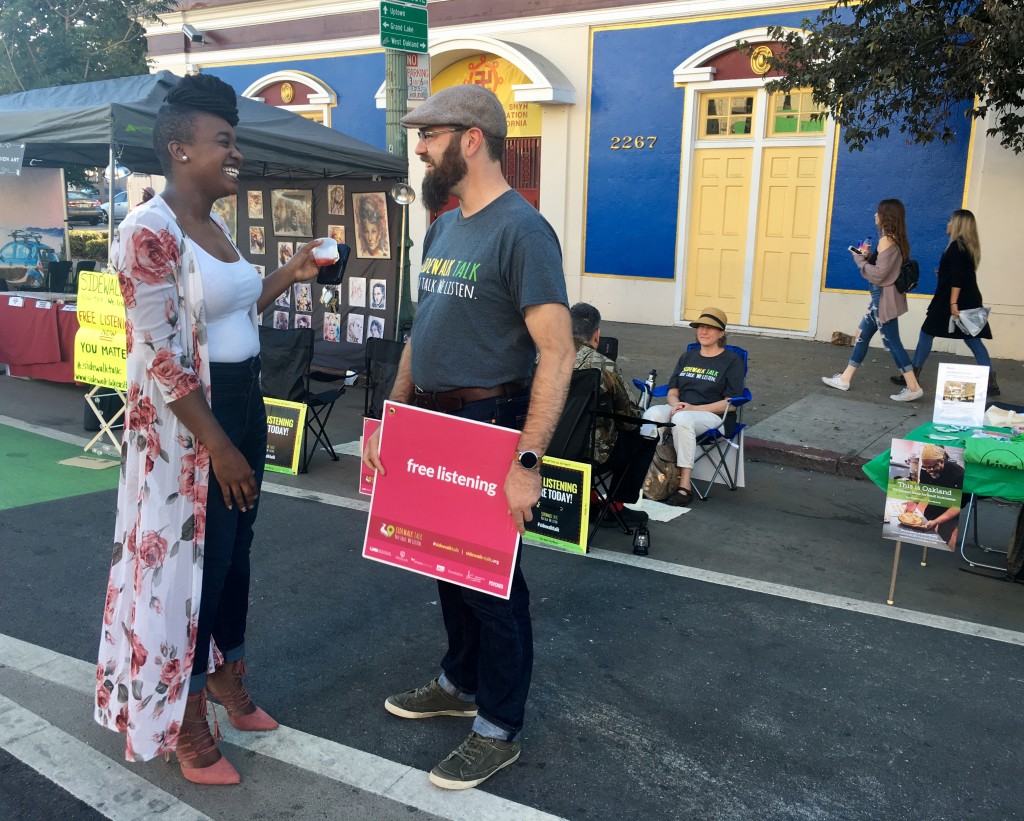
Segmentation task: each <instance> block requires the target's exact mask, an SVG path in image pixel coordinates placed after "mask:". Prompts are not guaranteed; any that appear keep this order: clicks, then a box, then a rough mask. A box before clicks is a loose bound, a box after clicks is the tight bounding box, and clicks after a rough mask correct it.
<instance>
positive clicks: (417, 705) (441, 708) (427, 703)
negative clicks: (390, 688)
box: [384, 678, 476, 718]
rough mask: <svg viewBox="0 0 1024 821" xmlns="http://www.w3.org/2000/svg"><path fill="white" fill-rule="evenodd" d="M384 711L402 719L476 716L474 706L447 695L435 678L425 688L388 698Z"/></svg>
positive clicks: (472, 703)
mask: <svg viewBox="0 0 1024 821" xmlns="http://www.w3.org/2000/svg"><path fill="white" fill-rule="evenodd" d="M384 709H385V710H387V711H388V712H389V713H393V714H394V715H396V716H401V717H402V718H433V717H434V716H468V717H470V718H472V717H473V716H475V715H476V704H475V703H474V702H472V701H463V700H462V699H460V698H456V697H455V696H452V695H448V693H446V692H445V690H444V688H443V687H442V686H441V685H440V684H438V683H437V679H436V678H435V679H434V680H433V681H432V682H430V684H428V685H426V686H425V687H419V688H417V689H415V690H407V691H406V692H404V693H398V694H397V695H394V696H388V698H387V700H386V701H385V702H384Z"/></svg>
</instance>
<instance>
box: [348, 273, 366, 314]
mask: <svg viewBox="0 0 1024 821" xmlns="http://www.w3.org/2000/svg"><path fill="white" fill-rule="evenodd" d="M348 305H349V307H350V308H365V307H366V280H365V279H361V278H359V277H352V279H350V280H349V281H348Z"/></svg>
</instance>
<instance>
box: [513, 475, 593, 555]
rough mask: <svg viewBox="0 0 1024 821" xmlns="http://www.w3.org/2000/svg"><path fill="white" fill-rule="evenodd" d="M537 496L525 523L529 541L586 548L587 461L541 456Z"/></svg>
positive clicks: (577, 549)
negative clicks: (529, 518)
mask: <svg viewBox="0 0 1024 821" xmlns="http://www.w3.org/2000/svg"><path fill="white" fill-rule="evenodd" d="M540 486H541V491H540V500H539V501H538V502H537V506H536V507H535V508H534V509H533V519H532V520H531V521H529V522H527V523H526V532H527V533H528V534H530V535H529V536H528V538H529V540H530V541H531V542H536V543H537V544H542V545H546V546H547V547H557V548H559V549H561V550H568V551H570V552H571V553H586V552H587V536H588V528H589V523H590V465H587V464H584V463H582V462H572V461H569V460H568V459H555V458H553V457H550V456H545V457H544V462H543V464H542V465H541V469H540Z"/></svg>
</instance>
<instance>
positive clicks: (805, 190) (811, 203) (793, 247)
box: [683, 146, 825, 331]
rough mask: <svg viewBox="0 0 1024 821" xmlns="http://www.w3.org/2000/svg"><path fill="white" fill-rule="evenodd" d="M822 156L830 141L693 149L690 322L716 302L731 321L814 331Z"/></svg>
mask: <svg viewBox="0 0 1024 821" xmlns="http://www.w3.org/2000/svg"><path fill="white" fill-rule="evenodd" d="M755 150H759V151H760V159H761V163H760V165H761V172H760V175H759V176H760V179H759V180H758V185H757V186H755V185H753V182H754V180H753V179H752V176H753V166H754V151H755ZM824 156H825V148H824V146H779V147H765V148H761V149H755V148H747V147H745V148H699V149H696V150H695V151H694V157H693V177H692V179H693V182H692V186H691V191H690V224H689V230H688V232H687V240H686V241H687V257H686V258H687V263H686V290H685V303H684V310H683V318H684V319H687V320H692V319H694V318H696V317H697V316H698V315H699V314H700V311H701V309H703V308H706V307H708V306H709V305H713V306H716V307H719V308H721V309H722V310H724V311H725V312H726V313H727V314H728V315H729V320H730V323H731V324H735V325H747V326H749V327H755V328H778V329H784V330H793V331H808V330H810V326H811V306H812V302H813V293H814V287H815V282H816V279H817V278H816V276H815V265H814V262H815V259H816V258H817V250H818V236H819V231H820V230H821V226H819V224H818V222H819V220H818V214H819V212H820V204H821V184H822V163H823V161H824ZM752 196H756V197H757V203H756V208H755V209H753V210H752V208H751V197H752ZM754 213H756V217H752V214H754ZM751 219H756V229H755V230H754V231H753V232H751V230H750V222H751ZM751 243H752V244H753V248H752V252H753V253H748V252H749V251H750V250H751V248H750V246H751Z"/></svg>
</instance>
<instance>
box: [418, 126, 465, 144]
mask: <svg viewBox="0 0 1024 821" xmlns="http://www.w3.org/2000/svg"><path fill="white" fill-rule="evenodd" d="M465 130H466V129H465V127H464V126H455V127H453V128H433V129H431V130H429V131H428V130H427V129H425V128H420V129H418V130H417V131H416V136H418V137H419V138H420V139H421V140H423V142H429V141H430V140H432V139H433V138H434V137H436V136H438V135H439V134H454V133H455V132H457V131H465Z"/></svg>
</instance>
